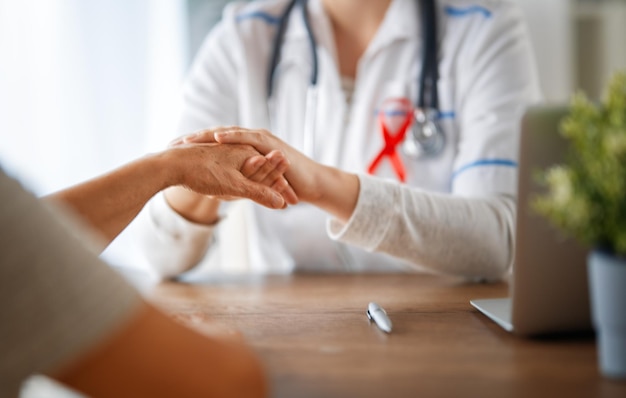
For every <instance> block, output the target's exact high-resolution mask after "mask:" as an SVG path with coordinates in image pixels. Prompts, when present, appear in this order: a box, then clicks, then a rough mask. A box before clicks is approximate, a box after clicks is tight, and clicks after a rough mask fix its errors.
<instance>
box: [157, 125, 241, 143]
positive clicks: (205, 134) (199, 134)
mask: <svg viewBox="0 0 626 398" xmlns="http://www.w3.org/2000/svg"><path fill="white" fill-rule="evenodd" d="M240 129H241V128H240V127H237V126H221V127H215V128H208V129H202V130H198V131H195V132H193V133H191V134H187V135H183V136H180V137H178V138H176V139H174V140H173V141H172V142H170V143H169V145H168V146H176V145H182V144H190V143H194V144H215V143H216V142H217V141H216V140H215V134H217V133H228V132H230V131H233V130H234V131H237V130H240Z"/></svg>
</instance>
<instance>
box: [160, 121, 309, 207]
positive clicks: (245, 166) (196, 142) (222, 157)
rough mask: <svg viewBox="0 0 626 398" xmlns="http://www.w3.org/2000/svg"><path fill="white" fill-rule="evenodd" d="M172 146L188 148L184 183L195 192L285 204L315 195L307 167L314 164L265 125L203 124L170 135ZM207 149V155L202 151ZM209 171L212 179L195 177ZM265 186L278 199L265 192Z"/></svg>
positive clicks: (266, 190)
mask: <svg viewBox="0 0 626 398" xmlns="http://www.w3.org/2000/svg"><path fill="white" fill-rule="evenodd" d="M190 147H197V154H198V158H194V156H193V152H192V154H190V153H189V149H191V148H190ZM218 147H219V148H218ZM170 148H171V149H176V148H180V149H183V148H186V149H187V151H186V154H185V157H186V158H188V159H187V160H188V161H189V164H188V166H187V167H186V168H185V169H184V170H186V176H184V177H186V178H185V179H184V183H183V184H182V185H184V186H186V187H187V188H189V189H190V190H192V191H195V192H197V193H205V194H207V195H210V196H212V197H214V198H217V199H220V200H232V199H235V198H240V197H245V198H250V199H252V200H254V201H255V202H257V203H260V204H262V205H264V206H267V207H270V208H284V207H286V206H287V205H294V204H297V203H298V202H299V201H300V200H304V201H310V200H311V199H312V198H313V197H314V196H315V192H316V190H315V189H314V187H315V180H314V177H313V174H312V173H311V171H312V170H313V169H314V168H315V166H316V165H317V163H315V162H314V161H312V160H311V159H309V158H307V157H305V156H304V155H302V154H301V153H299V152H298V151H296V150H295V149H293V148H291V147H290V146H288V145H287V144H285V143H284V142H282V141H281V140H279V139H278V138H277V137H274V136H273V135H272V134H271V133H269V132H267V131H265V130H250V129H245V128H241V127H219V128H215V129H206V130H201V131H199V132H196V133H193V134H189V135H186V136H182V137H180V138H178V139H176V140H174V141H173V142H171V143H170ZM207 151H210V152H211V153H210V156H205V155H208V153H206V152H207ZM207 163H211V164H207ZM195 172H198V173H202V174H196V173H195ZM207 173H209V175H210V178H198V175H203V176H207ZM207 180H210V181H212V184H211V187H205V186H204V184H205V181H207ZM216 183H217V185H218V186H217V187H216V186H215V184H216ZM268 189H269V190H271V191H274V193H276V194H278V195H280V199H278V198H277V197H276V195H272V194H268Z"/></svg>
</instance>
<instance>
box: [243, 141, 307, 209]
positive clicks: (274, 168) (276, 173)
mask: <svg viewBox="0 0 626 398" xmlns="http://www.w3.org/2000/svg"><path fill="white" fill-rule="evenodd" d="M288 167H289V161H288V160H287V159H286V158H285V156H284V155H283V153H282V152H280V151H272V152H270V153H269V154H268V155H267V156H266V157H263V156H253V157H251V158H249V159H248V160H246V162H245V163H244V165H243V167H242V169H241V174H243V175H244V176H245V177H247V178H248V179H249V180H251V181H254V182H258V183H260V184H263V185H265V186H267V187H270V188H272V189H273V190H275V191H276V192H278V193H280V194H281V196H282V197H283V199H284V200H285V202H286V205H287V204H289V205H295V204H297V203H298V196H297V195H296V193H295V191H294V190H293V188H292V187H291V186H290V185H289V183H288V182H287V180H286V179H285V177H284V176H283V173H284V172H285V171H287V169H288Z"/></svg>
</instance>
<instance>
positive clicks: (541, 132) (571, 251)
mask: <svg viewBox="0 0 626 398" xmlns="http://www.w3.org/2000/svg"><path fill="white" fill-rule="evenodd" d="M566 112H567V108H565V107H548V106H540V107H534V108H531V109H529V110H528V111H527V112H526V115H525V116H524V118H523V122H522V138H521V143H520V162H519V181H518V199H517V227H516V228H517V231H516V236H515V241H516V248H515V262H514V264H513V271H512V272H513V275H512V280H511V282H510V284H509V296H510V297H508V298H499V299H481V300H471V301H470V303H471V304H472V305H473V306H474V307H476V308H477V309H478V310H480V311H481V312H482V313H484V314H485V315H487V316H488V317H489V318H491V319H492V320H494V321H495V322H496V323H498V324H499V325H500V326H502V327H503V328H504V329H506V330H508V331H510V332H513V333H515V334H519V335H525V336H528V335H539V334H549V333H559V332H577V331H587V330H591V321H590V310H589V295H588V288H587V269H586V256H587V251H586V250H584V249H582V248H581V247H580V246H578V245H577V244H576V243H575V242H574V241H573V240H571V239H566V238H565V237H564V236H563V235H562V234H560V233H559V232H558V231H557V230H556V229H554V228H553V227H551V226H550V225H549V224H548V222H547V221H546V220H545V219H544V218H543V217H541V216H539V215H537V214H536V213H535V212H534V211H533V210H532V209H531V208H530V201H531V199H532V198H533V197H534V196H535V195H536V194H537V193H539V192H541V189H542V188H541V187H539V186H538V184H537V182H536V173H537V172H538V171H539V170H543V169H545V168H546V167H549V166H551V165H553V164H556V163H561V162H563V161H564V160H565V151H566V145H567V144H566V141H565V140H564V139H563V137H562V136H561V135H560V134H559V124H560V122H561V119H562V118H563V117H564V116H565V115H566Z"/></svg>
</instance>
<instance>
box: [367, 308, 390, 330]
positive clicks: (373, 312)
mask: <svg viewBox="0 0 626 398" xmlns="http://www.w3.org/2000/svg"><path fill="white" fill-rule="evenodd" d="M367 318H368V319H369V320H370V321H374V323H376V326H378V327H379V328H380V330H382V331H384V332H387V333H390V332H391V320H390V319H389V317H388V316H387V313H386V312H385V310H383V308H382V307H381V306H380V305H378V304H376V303H374V302H371V303H370V304H369V305H368V306H367Z"/></svg>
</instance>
